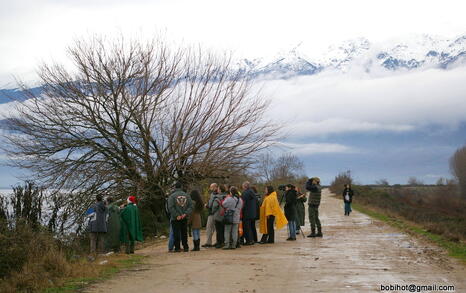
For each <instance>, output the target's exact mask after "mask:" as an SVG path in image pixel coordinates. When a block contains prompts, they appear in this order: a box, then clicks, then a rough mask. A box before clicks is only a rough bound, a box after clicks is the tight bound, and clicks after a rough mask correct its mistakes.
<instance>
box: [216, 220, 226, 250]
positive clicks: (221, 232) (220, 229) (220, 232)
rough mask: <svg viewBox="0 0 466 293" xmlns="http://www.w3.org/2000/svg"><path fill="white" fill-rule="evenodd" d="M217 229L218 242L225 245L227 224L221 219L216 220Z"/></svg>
mask: <svg viewBox="0 0 466 293" xmlns="http://www.w3.org/2000/svg"><path fill="white" fill-rule="evenodd" d="M215 231H216V232H217V243H216V244H218V245H223V244H224V242H225V224H223V222H220V221H215Z"/></svg>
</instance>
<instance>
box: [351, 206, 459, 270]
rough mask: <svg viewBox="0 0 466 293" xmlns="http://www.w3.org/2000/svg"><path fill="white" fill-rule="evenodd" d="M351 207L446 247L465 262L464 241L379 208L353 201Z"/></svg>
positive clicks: (449, 252) (450, 254) (452, 255)
mask: <svg viewBox="0 0 466 293" xmlns="http://www.w3.org/2000/svg"><path fill="white" fill-rule="evenodd" d="M352 207H353V208H354V209H355V210H357V211H359V212H361V213H364V214H366V215H368V216H370V217H372V218H374V219H377V220H380V221H383V222H385V223H387V224H389V225H390V226H392V227H395V228H398V229H400V230H402V231H404V232H407V233H409V234H411V235H415V236H421V237H422V238H424V239H427V240H428V241H430V242H432V243H435V244H436V245H438V246H440V247H442V248H444V249H446V250H447V251H448V255H449V256H451V257H454V258H457V259H460V260H461V261H463V262H464V263H465V264H466V244H465V243H463V242H454V241H450V240H448V239H446V238H445V237H443V236H441V235H438V234H434V233H431V232H429V231H427V230H426V229H424V228H422V227H420V226H418V225H415V224H411V223H409V222H407V221H404V220H402V219H400V218H395V217H393V216H390V215H388V214H385V213H383V212H381V211H379V210H375V209H373V208H371V207H367V206H363V205H360V204H357V203H353V204H352Z"/></svg>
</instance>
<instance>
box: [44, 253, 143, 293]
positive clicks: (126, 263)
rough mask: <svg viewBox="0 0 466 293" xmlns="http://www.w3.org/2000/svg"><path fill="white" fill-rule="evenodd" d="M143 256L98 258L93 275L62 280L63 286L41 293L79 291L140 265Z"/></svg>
mask: <svg viewBox="0 0 466 293" xmlns="http://www.w3.org/2000/svg"><path fill="white" fill-rule="evenodd" d="M144 258H145V256H142V255H137V254H130V255H113V256H110V257H106V258H101V259H100V258H99V259H97V260H96V262H95V264H94V263H92V264H89V265H96V266H100V267H101V268H100V269H99V270H96V271H95V272H94V273H93V274H90V275H86V276H84V277H79V278H72V279H68V280H64V282H63V285H61V286H57V287H51V288H47V289H45V290H44V291H43V292H46V293H64V292H66V293H69V292H76V291H79V290H81V289H83V288H85V287H87V286H89V285H90V284H92V283H95V282H98V281H103V280H106V279H109V278H110V277H112V276H114V275H115V274H117V273H118V272H120V271H123V270H127V269H130V268H132V267H134V266H137V265H140V264H142V262H143V260H144ZM103 260H106V261H107V263H106V264H103V265H99V264H98V263H99V262H101V261H103Z"/></svg>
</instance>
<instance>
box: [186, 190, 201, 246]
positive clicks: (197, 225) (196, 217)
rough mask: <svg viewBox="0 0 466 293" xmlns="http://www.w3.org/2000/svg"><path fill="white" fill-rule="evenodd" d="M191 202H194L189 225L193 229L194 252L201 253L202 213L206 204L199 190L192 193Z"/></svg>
mask: <svg viewBox="0 0 466 293" xmlns="http://www.w3.org/2000/svg"><path fill="white" fill-rule="evenodd" d="M190 196H191V200H192V201H193V206H194V208H193V212H192V213H191V215H190V216H189V224H190V225H191V229H192V231H193V245H194V248H193V249H192V251H199V250H200V244H201V243H200V242H201V227H202V222H201V213H202V210H203V209H204V202H203V201H202V198H201V194H200V193H199V191H197V190H193V191H191V194H190Z"/></svg>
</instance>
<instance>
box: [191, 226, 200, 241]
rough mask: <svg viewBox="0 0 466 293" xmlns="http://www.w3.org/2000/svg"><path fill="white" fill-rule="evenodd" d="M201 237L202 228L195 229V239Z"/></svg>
mask: <svg viewBox="0 0 466 293" xmlns="http://www.w3.org/2000/svg"><path fill="white" fill-rule="evenodd" d="M199 239H201V229H193V240H199Z"/></svg>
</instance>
